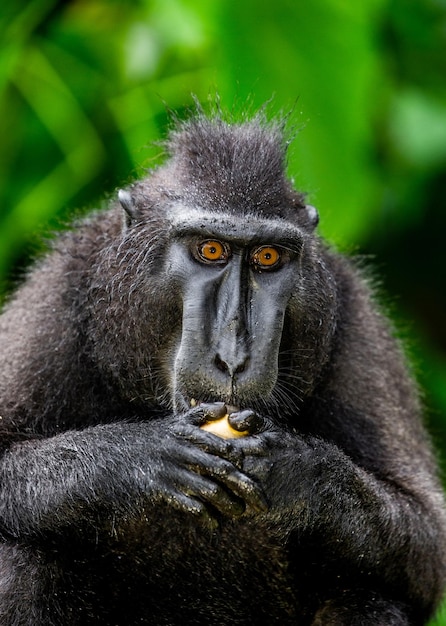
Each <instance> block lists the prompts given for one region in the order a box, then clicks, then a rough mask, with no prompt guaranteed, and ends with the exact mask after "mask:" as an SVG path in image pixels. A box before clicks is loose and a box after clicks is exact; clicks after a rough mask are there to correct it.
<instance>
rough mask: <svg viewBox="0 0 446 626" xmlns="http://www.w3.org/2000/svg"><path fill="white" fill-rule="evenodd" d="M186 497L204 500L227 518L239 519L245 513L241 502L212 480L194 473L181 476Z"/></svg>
mask: <svg viewBox="0 0 446 626" xmlns="http://www.w3.org/2000/svg"><path fill="white" fill-rule="evenodd" d="M181 478H182V480H183V484H184V487H183V488H182V489H183V491H184V492H185V494H186V495H188V496H191V497H195V498H199V499H200V500H204V501H205V502H206V503H209V504H211V505H212V506H213V507H214V508H215V509H216V510H217V511H219V512H220V513H222V514H223V515H226V516H228V517H239V516H240V515H242V514H243V513H244V511H245V505H244V503H243V501H242V500H240V499H239V498H237V497H236V496H233V495H232V494H231V493H230V492H228V491H227V490H226V489H224V488H223V487H222V486H221V485H220V484H218V483H217V482H215V481H214V480H209V479H208V478H206V477H205V476H202V475H200V474H196V473H195V472H184V473H183V475H182V477H181Z"/></svg>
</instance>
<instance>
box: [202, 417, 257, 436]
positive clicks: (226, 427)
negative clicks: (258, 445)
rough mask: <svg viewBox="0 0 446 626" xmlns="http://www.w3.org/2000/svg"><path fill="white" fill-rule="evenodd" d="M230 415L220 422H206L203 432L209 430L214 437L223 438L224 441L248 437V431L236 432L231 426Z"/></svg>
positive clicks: (222, 418)
mask: <svg viewBox="0 0 446 626" xmlns="http://www.w3.org/2000/svg"><path fill="white" fill-rule="evenodd" d="M228 417H229V416H228V415H224V416H223V417H221V418H220V419H218V420H212V421H211V422H206V423H205V424H203V426H201V428H202V429H203V430H207V431H208V432H210V433H212V434H213V435H217V437H222V438H223V439H234V438H235V437H246V435H248V434H249V433H248V431H247V430H235V428H232V426H231V425H230V424H229V421H228Z"/></svg>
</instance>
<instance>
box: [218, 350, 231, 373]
mask: <svg viewBox="0 0 446 626" xmlns="http://www.w3.org/2000/svg"><path fill="white" fill-rule="evenodd" d="M214 362H215V365H216V366H217V368H218V369H219V370H220V372H224V373H225V374H226V373H227V372H229V366H228V364H227V363H225V362H224V361H223V359H222V358H221V357H220V355H219V354H217V355H216V357H215V359H214Z"/></svg>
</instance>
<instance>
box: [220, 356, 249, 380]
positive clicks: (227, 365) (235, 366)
mask: <svg viewBox="0 0 446 626" xmlns="http://www.w3.org/2000/svg"><path fill="white" fill-rule="evenodd" d="M248 362H249V357H248V355H240V356H239V357H238V358H237V357H236V358H233V359H229V358H223V357H222V356H221V355H220V354H217V355H216V356H215V359H214V363H215V365H216V367H217V368H218V369H219V370H220V371H221V372H223V373H224V374H229V376H230V377H231V378H233V377H234V376H235V375H236V374H241V373H242V372H244V371H245V369H246V367H247V366H248Z"/></svg>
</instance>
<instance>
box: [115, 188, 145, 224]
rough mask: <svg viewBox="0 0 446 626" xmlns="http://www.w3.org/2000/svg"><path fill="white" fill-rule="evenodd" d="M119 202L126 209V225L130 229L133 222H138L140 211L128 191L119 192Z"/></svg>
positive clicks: (121, 190)
mask: <svg viewBox="0 0 446 626" xmlns="http://www.w3.org/2000/svg"><path fill="white" fill-rule="evenodd" d="M118 198H119V202H120V203H121V206H122V208H123V209H124V211H125V213H124V225H125V226H126V227H127V228H128V227H129V226H131V225H132V222H134V221H136V220H137V219H138V218H139V217H140V216H139V211H138V209H137V207H136V205H135V203H134V201H133V198H132V195H131V193H130V192H129V191H127V189H120V190H119V191H118Z"/></svg>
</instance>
